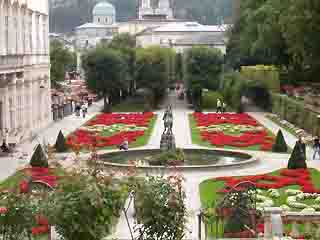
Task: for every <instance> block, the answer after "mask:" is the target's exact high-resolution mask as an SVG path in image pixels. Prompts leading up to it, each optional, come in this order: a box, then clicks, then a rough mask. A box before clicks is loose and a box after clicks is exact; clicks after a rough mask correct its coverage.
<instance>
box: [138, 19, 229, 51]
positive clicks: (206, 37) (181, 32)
mask: <svg viewBox="0 0 320 240" xmlns="http://www.w3.org/2000/svg"><path fill="white" fill-rule="evenodd" d="M227 28H228V26H227V25H217V26H215V25H201V24H199V23H197V22H174V23H168V24H166V25H163V26H159V27H150V28H148V29H146V30H144V31H142V32H140V33H138V34H137V35H136V38H137V45H138V46H139V47H149V46H153V45H160V46H162V47H173V48H175V49H176V50H177V51H178V52H183V51H184V49H186V48H190V47H192V46H199V45H201V46H206V47H214V48H219V49H220V50H221V51H222V52H223V53H224V54H225V53H226V42H227V38H226V31H227Z"/></svg>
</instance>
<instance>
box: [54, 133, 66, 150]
mask: <svg viewBox="0 0 320 240" xmlns="http://www.w3.org/2000/svg"><path fill="white" fill-rule="evenodd" d="M55 148H56V151H57V152H65V151H67V145H66V139H65V137H64V135H63V133H62V131H61V130H60V132H59V134H58V137H57V141H56V144H55Z"/></svg>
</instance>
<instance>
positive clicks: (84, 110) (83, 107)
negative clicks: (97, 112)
mask: <svg viewBox="0 0 320 240" xmlns="http://www.w3.org/2000/svg"><path fill="white" fill-rule="evenodd" d="M81 109H82V116H83V118H85V117H86V113H87V106H86V104H85V103H84V104H83V105H82V106H81Z"/></svg>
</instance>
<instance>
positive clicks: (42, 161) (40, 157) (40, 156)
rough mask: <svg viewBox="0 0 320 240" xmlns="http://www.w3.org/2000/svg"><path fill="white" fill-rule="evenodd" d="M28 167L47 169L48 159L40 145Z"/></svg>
mask: <svg viewBox="0 0 320 240" xmlns="http://www.w3.org/2000/svg"><path fill="white" fill-rule="evenodd" d="M30 165H31V166H32V167H48V158H47V156H46V154H45V153H44V150H43V149H42V146H41V144H38V145H37V147H36V150H35V151H34V153H33V155H32V157H31V160H30Z"/></svg>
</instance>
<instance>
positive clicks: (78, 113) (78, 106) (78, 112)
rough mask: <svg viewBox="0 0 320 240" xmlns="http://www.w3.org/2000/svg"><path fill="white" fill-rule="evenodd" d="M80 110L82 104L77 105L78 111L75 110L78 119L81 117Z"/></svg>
mask: <svg viewBox="0 0 320 240" xmlns="http://www.w3.org/2000/svg"><path fill="white" fill-rule="evenodd" d="M80 109H81V107H80V104H79V103H77V104H76V109H75V110H76V116H77V117H80Z"/></svg>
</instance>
